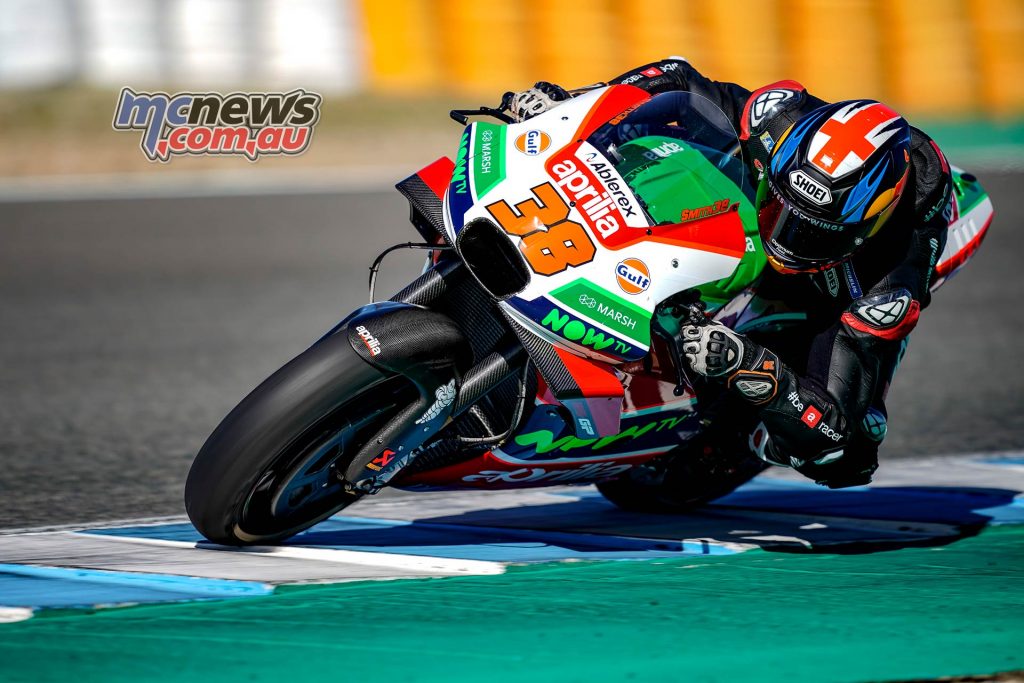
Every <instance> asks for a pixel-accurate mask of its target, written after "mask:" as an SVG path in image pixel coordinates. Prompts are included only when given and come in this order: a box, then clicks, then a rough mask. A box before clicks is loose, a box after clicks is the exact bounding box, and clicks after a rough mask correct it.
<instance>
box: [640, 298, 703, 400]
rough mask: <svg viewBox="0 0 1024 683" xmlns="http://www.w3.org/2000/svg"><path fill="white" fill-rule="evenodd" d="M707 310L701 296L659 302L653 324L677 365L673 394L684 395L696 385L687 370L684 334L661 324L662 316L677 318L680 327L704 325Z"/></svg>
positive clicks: (673, 363) (655, 331)
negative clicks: (688, 388)
mask: <svg viewBox="0 0 1024 683" xmlns="http://www.w3.org/2000/svg"><path fill="white" fill-rule="evenodd" d="M706 310H707V306H706V305H705V304H704V302H703V301H701V300H700V299H699V298H697V299H691V300H689V301H679V300H673V299H667V300H666V301H664V302H662V303H661V304H659V306H658V308H657V309H656V310H655V317H654V319H655V321H656V324H655V325H654V326H653V329H654V333H655V334H657V335H658V336H659V337H661V338H662V339H664V340H665V343H666V344H667V345H668V351H669V354H670V355H671V356H672V365H673V366H675V371H676V386H675V387H674V388H673V389H672V395H673V396H682V395H683V394H684V393H685V392H686V387H688V386H689V387H693V386H695V385H694V383H693V379H692V378H691V377H690V375H689V373H687V371H686V361H685V360H684V355H685V354H684V352H683V348H682V346H683V340H682V336H681V335H680V334H679V333H678V330H677V331H676V332H675V333H673V332H672V331H670V330H666V329H665V328H664V327H663V326H662V324H661V318H662V316H669V317H672V318H675V319H676V320H678V321H679V327H680V328H681V327H682V326H683V325H698V326H703V325H707V324H709V321H708V319H707V316H706V315H705V311H706Z"/></svg>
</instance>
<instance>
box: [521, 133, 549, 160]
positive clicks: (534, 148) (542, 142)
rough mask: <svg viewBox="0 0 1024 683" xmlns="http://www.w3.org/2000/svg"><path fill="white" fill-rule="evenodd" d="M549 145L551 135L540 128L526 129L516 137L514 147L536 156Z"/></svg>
mask: <svg viewBox="0 0 1024 683" xmlns="http://www.w3.org/2000/svg"><path fill="white" fill-rule="evenodd" d="M550 146H551V136H550V135H548V134H547V133H545V132H544V131H542V130H528V131H526V132H525V133H523V134H522V135H520V136H519V137H517V138H516V149H518V150H519V151H520V152H522V153H523V154H528V155H529V156H537V155H538V154H540V153H541V152H543V151H544V150H546V149H547V148H548V147H550Z"/></svg>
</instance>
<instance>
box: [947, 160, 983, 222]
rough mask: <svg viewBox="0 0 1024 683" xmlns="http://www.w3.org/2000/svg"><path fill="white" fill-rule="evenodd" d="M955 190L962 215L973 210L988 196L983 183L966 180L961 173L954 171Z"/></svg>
mask: <svg viewBox="0 0 1024 683" xmlns="http://www.w3.org/2000/svg"><path fill="white" fill-rule="evenodd" d="M968 175H970V174H968ZM972 177H973V176H972ZM953 188H954V189H955V190H956V200H957V203H958V204H959V206H960V215H963V214H965V213H967V212H968V211H970V210H971V209H973V208H974V207H975V206H977V205H978V203H979V202H981V200H983V199H984V198H985V197H987V196H988V195H987V194H986V193H985V190H984V189H983V188H982V187H981V183H979V182H978V181H977V180H974V181H970V182H968V181H966V180H964V178H963V174H962V173H960V172H959V171H953Z"/></svg>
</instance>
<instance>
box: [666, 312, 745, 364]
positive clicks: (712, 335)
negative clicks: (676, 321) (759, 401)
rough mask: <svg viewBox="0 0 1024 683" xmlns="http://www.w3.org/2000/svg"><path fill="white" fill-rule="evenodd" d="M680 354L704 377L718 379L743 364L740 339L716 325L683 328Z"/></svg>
mask: <svg viewBox="0 0 1024 683" xmlns="http://www.w3.org/2000/svg"><path fill="white" fill-rule="evenodd" d="M679 333H680V335H681V336H682V338H683V353H684V354H685V355H686V360H687V361H689V363H690V367H691V368H693V371H694V372H696V373H697V374H699V375H703V376H704V377H722V376H725V375H728V374H730V373H732V372H733V371H734V370H736V369H737V368H739V366H740V363H742V362H743V342H744V339H743V337H741V336H740V335H738V334H736V333H735V332H733V331H732V330H730V329H729V328H728V327H726V326H725V325H723V324H722V323H719V322H714V321H711V322H708V323H707V324H704V325H683V326H682V328H681V329H680V331H679Z"/></svg>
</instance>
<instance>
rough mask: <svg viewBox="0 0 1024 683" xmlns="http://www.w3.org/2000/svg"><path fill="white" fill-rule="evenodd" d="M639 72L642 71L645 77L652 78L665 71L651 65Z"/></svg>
mask: <svg viewBox="0 0 1024 683" xmlns="http://www.w3.org/2000/svg"><path fill="white" fill-rule="evenodd" d="M640 73H642V74H643V75H644V76H647V78H654V77H655V76H660V75H662V74H663V73H665V72H664V71H662V70H661V69H659V68H658V67H656V66H652V67H651V68H650V69H644V70H643V71H641V72H640Z"/></svg>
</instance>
